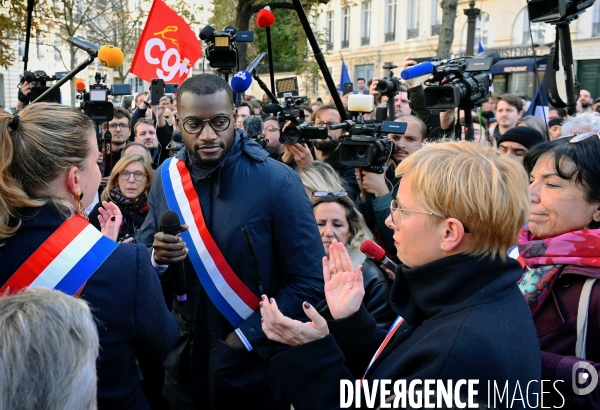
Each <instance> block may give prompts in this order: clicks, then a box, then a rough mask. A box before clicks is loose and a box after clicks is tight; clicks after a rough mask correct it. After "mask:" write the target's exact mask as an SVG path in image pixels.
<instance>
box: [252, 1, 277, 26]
mask: <svg viewBox="0 0 600 410" xmlns="http://www.w3.org/2000/svg"><path fill="white" fill-rule="evenodd" d="M273 23H275V14H273V12H272V11H271V7H269V6H265V7H264V8H263V9H261V10H260V11H259V12H258V14H257V15H256V26H257V27H258V28H267V27H270V26H272V25H273Z"/></svg>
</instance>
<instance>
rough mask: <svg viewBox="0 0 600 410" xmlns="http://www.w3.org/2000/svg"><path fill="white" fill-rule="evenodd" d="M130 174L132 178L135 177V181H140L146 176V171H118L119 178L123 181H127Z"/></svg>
mask: <svg viewBox="0 0 600 410" xmlns="http://www.w3.org/2000/svg"><path fill="white" fill-rule="evenodd" d="M132 175H133V179H135V180H136V181H141V180H142V179H144V178H146V177H147V176H148V175H147V174H146V173H144V172H140V171H135V172H129V171H121V172H119V178H121V179H122V180H123V181H129V178H130V177H131V176H132Z"/></svg>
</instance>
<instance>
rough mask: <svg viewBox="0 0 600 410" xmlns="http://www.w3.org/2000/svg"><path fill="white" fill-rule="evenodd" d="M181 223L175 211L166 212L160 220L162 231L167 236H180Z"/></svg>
mask: <svg viewBox="0 0 600 410" xmlns="http://www.w3.org/2000/svg"><path fill="white" fill-rule="evenodd" d="M180 229H181V223H180V221H179V215H177V213H176V212H174V211H165V212H164V213H163V214H162V216H161V218H160V230H161V231H162V232H164V233H166V234H167V235H174V236H176V235H179V231H180Z"/></svg>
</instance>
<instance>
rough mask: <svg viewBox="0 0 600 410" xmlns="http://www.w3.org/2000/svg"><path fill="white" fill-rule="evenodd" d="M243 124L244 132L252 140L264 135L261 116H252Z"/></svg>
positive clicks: (245, 119)
mask: <svg viewBox="0 0 600 410" xmlns="http://www.w3.org/2000/svg"><path fill="white" fill-rule="evenodd" d="M242 124H243V125H244V130H245V131H246V132H247V133H248V135H249V136H250V139H256V138H258V137H260V136H261V135H262V132H263V122H262V119H261V118H260V115H250V116H249V117H246V118H244V120H243V121H242Z"/></svg>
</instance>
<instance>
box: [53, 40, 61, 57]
mask: <svg viewBox="0 0 600 410" xmlns="http://www.w3.org/2000/svg"><path fill="white" fill-rule="evenodd" d="M60 46H61V43H60V38H58V37H55V38H54V61H60Z"/></svg>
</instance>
